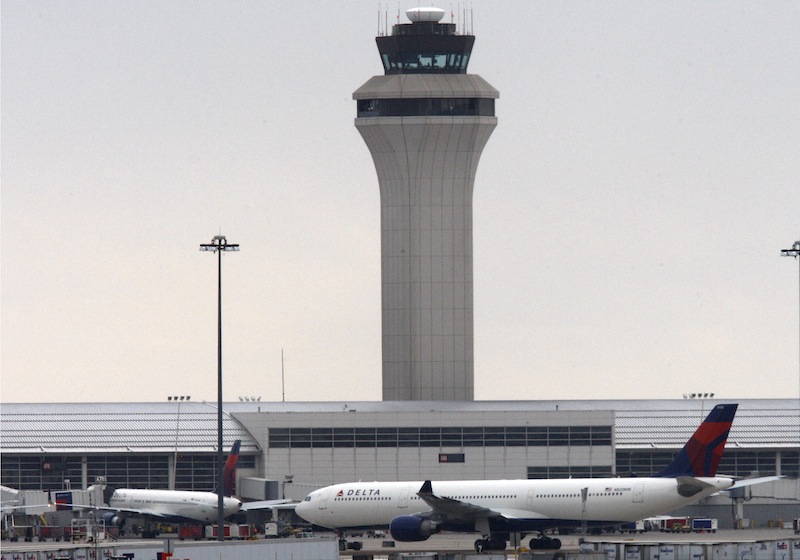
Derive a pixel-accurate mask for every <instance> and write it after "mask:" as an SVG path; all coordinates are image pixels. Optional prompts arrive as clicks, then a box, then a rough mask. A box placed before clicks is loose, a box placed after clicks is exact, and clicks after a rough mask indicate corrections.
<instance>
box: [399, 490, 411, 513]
mask: <svg viewBox="0 0 800 560" xmlns="http://www.w3.org/2000/svg"><path fill="white" fill-rule="evenodd" d="M410 493H411V489H410V488H403V489H402V490H400V501H399V502H398V503H397V507H399V508H407V507H408V495H409V494H410Z"/></svg>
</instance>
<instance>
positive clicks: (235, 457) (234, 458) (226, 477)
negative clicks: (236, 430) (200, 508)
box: [222, 439, 242, 496]
mask: <svg viewBox="0 0 800 560" xmlns="http://www.w3.org/2000/svg"><path fill="white" fill-rule="evenodd" d="M241 445H242V440H240V439H237V440H236V441H234V442H233V447H232V448H231V452H230V455H228V460H227V461H225V468H224V469H223V471H222V480H223V482H224V484H225V487H224V488H223V491H224V492H225V496H233V495H234V493H235V492H236V463H238V462H239V447H240V446H241Z"/></svg>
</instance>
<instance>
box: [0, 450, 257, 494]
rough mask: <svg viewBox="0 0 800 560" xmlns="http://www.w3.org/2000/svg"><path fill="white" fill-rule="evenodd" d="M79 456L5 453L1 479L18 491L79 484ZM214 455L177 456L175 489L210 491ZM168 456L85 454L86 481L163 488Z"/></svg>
mask: <svg viewBox="0 0 800 560" xmlns="http://www.w3.org/2000/svg"><path fill="white" fill-rule="evenodd" d="M82 462H83V458H82V457H79V456H74V455H67V456H44V457H27V456H8V455H4V456H3V458H2V481H3V484H4V485H5V486H10V487H11V488H17V489H19V490H50V489H60V488H64V487H65V486H66V482H65V481H67V480H69V481H70V484H71V485H72V487H80V484H81V480H82V478H81V476H82V475H81V472H82ZM255 463H256V460H255V457H253V456H242V457H239V465H238V466H239V468H249V469H252V468H255ZM216 464H217V457H216V454H197V455H178V469H177V473H176V480H175V486H176V489H177V490H213V489H214V488H216V486H217V480H216V474H215V473H216V472H217V471H216ZM168 465H169V456H168V455H163V454H162V455H143V454H131V455H89V456H87V457H86V472H87V480H88V482H89V484H92V483H93V482H94V481H95V480H96V479H97V477H98V476H101V477H105V481H106V484H108V485H109V486H112V487H115V488H167V487H168V486H169V466H168Z"/></svg>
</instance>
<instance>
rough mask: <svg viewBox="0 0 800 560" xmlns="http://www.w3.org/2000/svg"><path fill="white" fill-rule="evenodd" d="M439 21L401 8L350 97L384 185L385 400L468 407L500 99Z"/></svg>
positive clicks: (449, 27) (432, 12)
mask: <svg viewBox="0 0 800 560" xmlns="http://www.w3.org/2000/svg"><path fill="white" fill-rule="evenodd" d="M444 15H445V12H444V10H440V9H437V8H413V9H410V10H407V11H406V16H407V17H408V19H409V20H410V23H406V24H400V23H398V24H397V25H394V26H392V34H391V35H382V36H378V37H376V39H375V40H376V42H377V43H378V50H379V51H380V55H381V61H382V62H383V68H384V71H385V75H383V76H373V77H372V78H370V79H369V80H368V81H367V83H365V84H364V85H363V86H361V87H360V88H358V89H357V90H356V91H355V92H354V93H353V99H355V100H356V102H357V111H358V113H357V117H356V120H355V124H356V128H357V129H358V131H359V133H360V134H361V136H362V137H363V138H364V141H365V142H366V143H367V147H368V148H369V151H370V153H371V154H372V159H373V161H374V163H375V169H376V171H377V172H378V183H379V185H380V200H381V285H382V286H381V287H382V290H381V300H382V309H383V320H382V330H383V339H382V346H383V400H385V401H388V400H444V401H471V400H474V382H473V377H474V365H473V333H474V331H473V311H472V188H473V184H474V182H475V172H476V169H477V167H478V160H479V159H480V156H481V152H482V150H483V147H484V145H485V144H486V141H487V140H488V139H489V136H490V135H491V134H492V131H493V130H494V127H495V126H496V125H497V118H496V117H495V114H494V105H495V99H497V98H498V97H499V93H498V92H497V90H496V89H494V88H493V87H492V86H490V85H489V84H488V83H487V82H486V81H485V80H484V79H483V78H481V77H480V76H477V75H475V74H467V63H468V62H469V57H470V53H471V52H472V45H473V44H474V42H475V37H474V36H473V35H459V34H457V33H456V25H455V24H454V23H440V21H441V20H442V18H443V16H444Z"/></svg>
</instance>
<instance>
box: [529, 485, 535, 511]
mask: <svg viewBox="0 0 800 560" xmlns="http://www.w3.org/2000/svg"><path fill="white" fill-rule="evenodd" d="M535 495H536V491H535V490H528V500H527V504H528V508H529V509H533V497H534V496H535Z"/></svg>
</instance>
